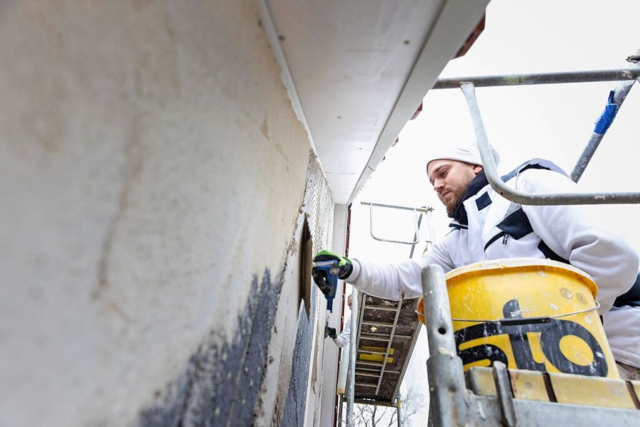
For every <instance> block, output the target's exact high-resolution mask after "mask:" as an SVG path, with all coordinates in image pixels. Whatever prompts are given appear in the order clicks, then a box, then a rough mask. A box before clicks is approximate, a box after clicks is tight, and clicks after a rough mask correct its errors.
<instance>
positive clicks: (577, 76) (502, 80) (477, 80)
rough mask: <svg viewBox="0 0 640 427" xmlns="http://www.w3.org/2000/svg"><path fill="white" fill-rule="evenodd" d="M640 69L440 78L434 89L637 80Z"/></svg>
mask: <svg viewBox="0 0 640 427" xmlns="http://www.w3.org/2000/svg"><path fill="white" fill-rule="evenodd" d="M638 77H640V69H629V68H621V69H619V70H594V71H570V72H559V73H538V74H507V75H497V76H472V77H453V78H447V79H439V80H438V81H437V82H436V85H435V86H434V87H433V88H434V89H459V88H460V85H461V84H462V83H468V82H469V83H473V85H474V86H475V87H491V86H518V85H543V84H556V83H588V82H615V81H622V80H635V79H637V78H638Z"/></svg>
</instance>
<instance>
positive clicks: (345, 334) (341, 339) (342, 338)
mask: <svg viewBox="0 0 640 427" xmlns="http://www.w3.org/2000/svg"><path fill="white" fill-rule="evenodd" d="M349 340H351V319H349V320H347V321H346V322H344V328H343V329H342V332H341V333H340V335H338V336H337V337H336V338H334V340H333V342H334V343H335V344H336V345H337V346H338V347H344V346H346V345H347V344H349Z"/></svg>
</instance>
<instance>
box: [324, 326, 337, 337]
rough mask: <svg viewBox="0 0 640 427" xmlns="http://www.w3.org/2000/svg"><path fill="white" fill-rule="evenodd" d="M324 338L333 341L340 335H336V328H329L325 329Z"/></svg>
mask: <svg viewBox="0 0 640 427" xmlns="http://www.w3.org/2000/svg"><path fill="white" fill-rule="evenodd" d="M324 337H325V338H326V337H329V338H331V339H334V340H335V339H336V338H338V334H337V333H336V328H330V327H328V326H325V327H324Z"/></svg>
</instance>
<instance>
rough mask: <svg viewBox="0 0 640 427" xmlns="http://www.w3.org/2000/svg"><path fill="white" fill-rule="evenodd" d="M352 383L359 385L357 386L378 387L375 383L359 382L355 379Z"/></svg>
mask: <svg viewBox="0 0 640 427" xmlns="http://www.w3.org/2000/svg"><path fill="white" fill-rule="evenodd" d="M354 384H355V385H356V386H359V387H373V388H377V387H378V385H377V384H367V383H359V382H357V381H356V382H355V383H354Z"/></svg>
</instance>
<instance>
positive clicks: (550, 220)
mask: <svg viewBox="0 0 640 427" xmlns="http://www.w3.org/2000/svg"><path fill="white" fill-rule="evenodd" d="M576 187H577V186H576V184H575V183H574V182H572V181H571V180H569V179H568V178H566V177H565V176H563V175H561V174H559V173H556V172H550V171H545V170H527V171H525V172H523V173H522V174H521V175H520V177H519V178H518V181H517V187H516V188H517V189H518V190H522V191H526V192H529V193H565V192H566V193H575V192H577V188H576ZM523 210H524V212H525V213H526V214H527V217H528V218H529V221H530V222H531V226H532V228H533V230H534V232H535V233H536V234H537V235H538V236H540V238H541V239H542V241H543V242H545V243H546V244H547V245H548V246H549V247H550V248H551V250H553V251H554V252H556V253H557V254H558V255H560V256H561V257H563V258H565V259H567V260H569V262H570V263H571V265H573V266H575V267H578V268H580V269H581V270H583V271H585V272H587V273H588V274H589V275H590V276H591V277H592V278H593V280H594V281H595V282H596V284H597V285H598V289H599V291H598V301H599V302H600V305H601V308H600V310H599V313H600V314H602V313H606V312H607V311H608V310H609V309H610V308H611V306H612V305H613V301H614V300H615V298H616V297H617V296H618V295H622V294H624V293H625V292H626V291H628V290H629V289H630V288H631V286H632V285H633V283H634V281H635V278H636V275H637V274H638V264H639V260H638V254H637V253H636V251H635V250H634V249H633V248H632V247H631V245H629V243H628V242H627V241H626V240H625V239H624V238H622V237H621V236H619V235H617V234H615V233H614V232H613V231H611V230H610V229H608V227H606V226H604V225H602V224H600V222H599V221H597V220H596V219H595V218H594V217H593V212H592V210H593V208H590V207H588V206H579V205H572V206H524V205H523ZM616 220H619V219H618V218H611V221H616Z"/></svg>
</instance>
